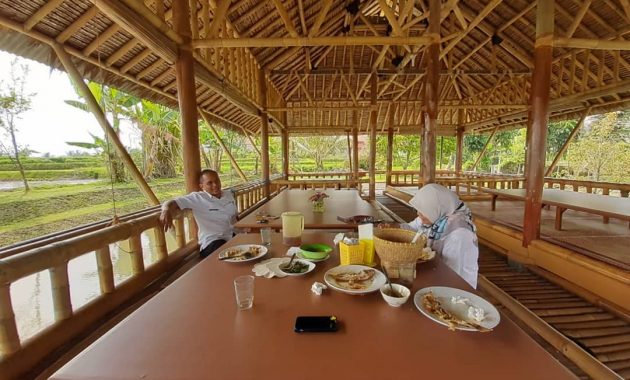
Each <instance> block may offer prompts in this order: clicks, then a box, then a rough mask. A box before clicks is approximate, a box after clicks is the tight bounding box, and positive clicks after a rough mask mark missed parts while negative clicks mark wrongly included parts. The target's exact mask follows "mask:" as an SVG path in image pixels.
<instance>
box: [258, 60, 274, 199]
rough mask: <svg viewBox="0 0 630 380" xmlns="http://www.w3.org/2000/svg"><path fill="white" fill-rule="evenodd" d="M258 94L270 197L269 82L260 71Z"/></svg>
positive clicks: (264, 173)
mask: <svg viewBox="0 0 630 380" xmlns="http://www.w3.org/2000/svg"><path fill="white" fill-rule="evenodd" d="M258 79H259V81H258V94H259V97H260V103H261V105H262V108H263V110H262V112H261V113H260V126H261V128H260V151H261V153H262V160H261V161H262V162H261V165H262V180H263V183H264V186H263V196H264V197H265V198H267V199H268V198H269V195H270V194H271V191H270V185H271V181H270V178H269V116H268V114H267V106H268V104H267V82H266V81H265V75H263V73H262V72H260V75H259V76H258Z"/></svg>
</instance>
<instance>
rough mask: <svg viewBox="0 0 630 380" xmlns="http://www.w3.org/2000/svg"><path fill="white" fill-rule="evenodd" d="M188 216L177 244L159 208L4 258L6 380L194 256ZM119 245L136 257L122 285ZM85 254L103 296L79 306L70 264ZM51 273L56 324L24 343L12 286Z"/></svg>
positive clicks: (178, 228) (2, 367)
mask: <svg viewBox="0 0 630 380" xmlns="http://www.w3.org/2000/svg"><path fill="white" fill-rule="evenodd" d="M143 211H145V210H143ZM188 217H190V215H189V213H187V212H181V211H180V212H178V213H177V215H176V217H175V219H174V225H175V236H174V237H175V239H174V241H172V242H171V244H167V238H166V236H165V233H164V230H163V228H162V225H161V224H160V222H159V208H155V207H154V208H151V209H150V211H148V212H140V213H137V214H136V216H135V217H133V218H129V217H123V218H121V221H119V222H118V223H117V224H114V225H110V226H101V225H99V224H98V223H96V224H94V225H92V226H91V227H90V228H87V229H84V230H80V229H75V230H74V231H72V232H69V233H65V234H64V233H60V234H58V235H57V236H56V237H55V236H50V235H49V236H48V237H47V238H46V239H42V240H40V241H31V242H29V244H26V245H25V246H26V247H28V248H26V249H22V250H21V249H19V248H18V247H13V248H11V250H10V251H6V252H5V255H4V256H3V258H1V259H0V284H1V285H0V357H1V359H0V379H4V378H17V377H19V375H20V374H22V373H24V372H25V371H27V370H29V369H30V368H32V367H33V366H34V365H35V364H36V363H38V362H39V361H40V360H42V359H44V358H46V357H47V356H48V355H49V354H51V353H52V352H53V351H54V350H55V349H57V348H58V347H59V346H61V345H63V344H65V343H67V342H68V341H70V340H71V339H73V338H74V337H76V336H78V335H79V334H82V333H84V331H85V329H86V328H89V327H90V326H93V325H94V324H95V323H97V322H98V321H100V320H101V319H102V318H103V317H104V316H105V315H106V314H108V313H110V312H112V311H114V310H116V308H118V307H120V306H121V305H122V304H123V303H124V302H126V301H128V300H130V299H131V298H132V297H133V296H135V295H137V294H138V292H140V291H141V290H142V289H144V288H146V287H147V286H148V285H149V284H150V283H152V282H153V281H155V280H156V279H157V278H159V277H160V276H161V275H163V274H164V273H166V272H167V271H168V269H170V268H172V267H174V266H175V265H177V264H178V263H179V262H180V261H181V260H182V259H183V258H184V257H186V256H187V255H188V254H190V253H192V252H194V251H195V250H196V249H197V241H196V239H190V238H188V239H187V236H190V233H187V232H189V231H187V230H188V223H185V219H186V218H188ZM77 232H79V233H77ZM143 236H144V237H148V238H149V240H150V241H151V244H150V247H148V249H149V250H150V251H151V253H152V254H153V255H154V257H155V259H154V261H153V262H152V263H145V255H144V253H145V252H144V250H145V249H146V246H145V247H143V244H142V240H143V239H142V237H143ZM119 244H124V245H125V247H128V249H129V250H128V251H127V252H126V253H127V254H128V255H129V257H130V259H131V260H130V261H131V275H130V277H129V278H128V279H126V280H124V281H122V282H120V283H119V284H116V283H115V278H114V272H113V266H112V256H111V254H112V252H111V250H110V247H112V246H116V245H119ZM84 255H94V256H95V258H96V260H95V262H96V270H97V273H98V280H99V285H100V294H99V295H98V296H96V297H95V298H94V299H92V300H91V301H90V302H89V303H87V304H86V305H84V306H81V307H74V306H73V304H72V301H71V283H70V281H69V276H68V265H69V263H70V261H71V260H74V259H77V258H79V257H81V256H84ZM46 271H48V272H49V274H50V288H51V289H52V299H53V304H52V308H53V310H52V313H51V314H53V315H54V322H53V324H52V325H51V326H48V327H46V328H45V329H43V330H41V331H39V332H38V333H36V334H35V335H34V336H32V337H30V338H28V339H23V338H22V337H20V336H19V334H18V327H17V322H16V316H15V313H14V308H13V307H14V306H13V300H12V296H11V291H10V290H11V285H12V284H14V283H16V282H17V281H19V280H21V279H23V278H25V277H27V276H30V275H34V274H36V273H40V272H46ZM40 307H41V305H40Z"/></svg>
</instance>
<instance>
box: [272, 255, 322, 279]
mask: <svg viewBox="0 0 630 380" xmlns="http://www.w3.org/2000/svg"><path fill="white" fill-rule="evenodd" d="M289 261H291V259H289V258H287V259H286V260H284V261H282V262H281V263H279V264H278V269H279V270H280V272H282V273H284V274H286V275H287V276H303V275H305V274H307V273H310V272H312V271H313V269H315V263H312V262H310V261H306V260H299V259H295V260H294V261H297V262H300V263H302V264H305V265H308V269H307V270H306V272H302V273H289V272H285V271H283V270H282V268H280V267H281V266H283V265H285V264H288V263H289Z"/></svg>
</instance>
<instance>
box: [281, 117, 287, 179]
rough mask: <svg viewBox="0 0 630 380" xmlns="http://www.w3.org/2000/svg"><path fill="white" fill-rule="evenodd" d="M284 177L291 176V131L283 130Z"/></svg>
mask: <svg viewBox="0 0 630 380" xmlns="http://www.w3.org/2000/svg"><path fill="white" fill-rule="evenodd" d="M281 136H282V178H284V179H288V178H289V131H288V130H286V129H283V130H282V135H281Z"/></svg>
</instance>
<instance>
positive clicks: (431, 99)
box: [422, 0, 440, 185]
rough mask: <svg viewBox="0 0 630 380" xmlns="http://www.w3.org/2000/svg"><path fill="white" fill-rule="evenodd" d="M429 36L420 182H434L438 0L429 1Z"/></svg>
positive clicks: (438, 61)
mask: <svg viewBox="0 0 630 380" xmlns="http://www.w3.org/2000/svg"><path fill="white" fill-rule="evenodd" d="M429 12H430V13H429V28H428V33H429V36H431V37H433V39H432V42H431V43H430V44H429V45H428V46H427V50H426V53H425V56H426V57H427V58H426V62H427V74H426V76H425V80H426V83H425V86H424V102H425V107H426V112H425V114H424V120H425V123H424V133H423V136H422V184H423V185H425V184H427V183H433V182H435V135H436V133H437V128H438V123H437V117H438V96H439V95H438V94H439V82H440V0H430V1H429Z"/></svg>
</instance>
